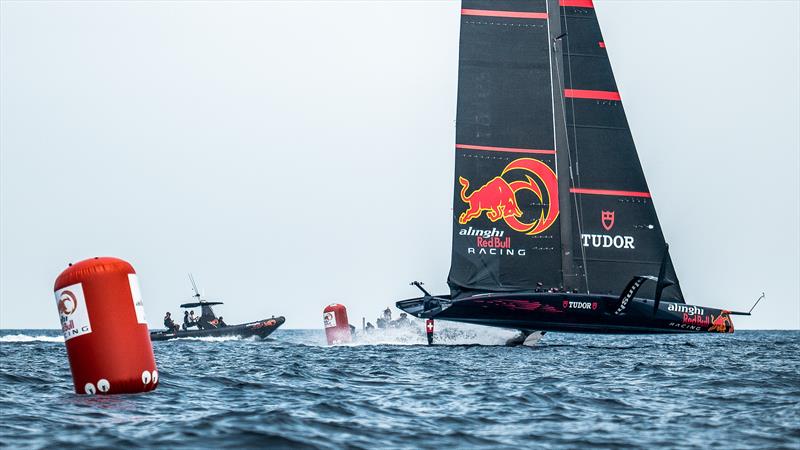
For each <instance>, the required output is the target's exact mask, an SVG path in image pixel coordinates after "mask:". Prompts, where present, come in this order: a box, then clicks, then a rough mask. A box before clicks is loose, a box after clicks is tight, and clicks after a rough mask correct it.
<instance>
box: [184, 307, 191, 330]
mask: <svg viewBox="0 0 800 450" xmlns="http://www.w3.org/2000/svg"><path fill="white" fill-rule="evenodd" d="M192 326H194V324H193V323H192V321H191V319H189V311H184V312H183V329H184V330H188V329H189V327H192Z"/></svg>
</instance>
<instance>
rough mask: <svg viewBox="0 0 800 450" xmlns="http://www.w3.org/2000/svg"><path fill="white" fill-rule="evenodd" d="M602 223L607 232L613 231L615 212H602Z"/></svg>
mask: <svg viewBox="0 0 800 450" xmlns="http://www.w3.org/2000/svg"><path fill="white" fill-rule="evenodd" d="M600 221H601V222H602V223H603V228H605V229H606V231H611V228H613V227H614V211H600Z"/></svg>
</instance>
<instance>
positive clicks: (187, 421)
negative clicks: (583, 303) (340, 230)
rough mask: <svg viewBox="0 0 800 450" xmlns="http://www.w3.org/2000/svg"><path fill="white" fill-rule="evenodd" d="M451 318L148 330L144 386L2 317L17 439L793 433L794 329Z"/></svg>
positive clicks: (587, 441)
mask: <svg viewBox="0 0 800 450" xmlns="http://www.w3.org/2000/svg"><path fill="white" fill-rule="evenodd" d="M504 333H505V332H503V331H494V330H482V329H476V328H472V329H466V331H464V329H461V330H449V331H448V332H446V333H445V334H443V336H444V337H446V342H447V344H449V345H437V346H434V347H427V346H424V345H419V344H421V343H422V339H423V338H422V336H421V334H420V335H416V334H411V335H402V334H397V335H390V336H380V337H373V338H372V339H371V341H370V342H371V343H363V344H361V345H353V346H348V347H336V348H328V347H325V346H324V345H323V334H322V332H321V331H297V330H279V331H277V332H276V333H275V334H274V335H273V338H272V339H270V340H267V341H246V340H245V341H240V340H179V341H173V342H158V343H155V344H154V348H155V353H156V359H157V361H158V368H159V373H160V379H161V381H160V386H159V388H158V389H157V390H156V391H155V392H152V393H149V394H142V395H125V396H115V397H87V396H78V395H75V394H73V393H72V384H71V380H70V373H69V366H68V363H67V358H66V352H65V348H64V344H63V342H62V341H61V339H59V338H58V337H57V332H54V331H31V330H21V331H9V330H4V331H2V332H0V443H2V444H6V445H9V446H11V447H52V448H56V447H58V448H63V447H67V446H70V445H71V444H74V445H78V446H80V447H118V446H142V447H153V446H157V445H160V446H169V447H193V448H196V447H213V448H221V447H247V446H272V447H295V448H341V447H351V448H420V447H428V448H465V447H491V448H518V447H520V446H525V447H564V448H575V447H588V446H591V447H642V448H645V447H647V448H650V447H653V446H661V447H673V448H677V447H682V448H683V447H710V446H715V447H716V446H721V447H722V448H729V447H730V448H745V447H759V448H794V449H796V448H799V447H800V362H799V361H798V356H800V332H796V331H777V332H775V331H742V332H737V333H736V334H734V335H706V336H702V335H700V336H675V335H673V336H643V337H642V336H640V337H630V336H592V335H571V334H548V335H547V336H545V338H544V339H543V341H542V342H541V344H540V345H539V346H538V347H537V348H534V349H531V348H520V347H516V348H508V347H503V346H499V345H496V344H501V343H502V342H504V340H505V339H506V338H507V337H509V336H510V335H511V334H510V333H505V334H504Z"/></svg>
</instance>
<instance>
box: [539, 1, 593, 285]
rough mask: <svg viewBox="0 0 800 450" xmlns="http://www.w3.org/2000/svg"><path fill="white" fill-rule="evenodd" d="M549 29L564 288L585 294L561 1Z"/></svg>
mask: <svg viewBox="0 0 800 450" xmlns="http://www.w3.org/2000/svg"><path fill="white" fill-rule="evenodd" d="M547 13H548V26H549V32H550V40H551V46H550V48H551V51H550V67H551V74H552V75H551V76H552V79H553V82H552V87H553V132H554V135H555V151H556V170H557V172H556V173H557V175H558V201H559V205H560V207H561V212H560V214H561V223H560V226H561V236H563V237H564V238H563V239H561V279H562V287H563V288H564V289H566V290H568V291H571V290H573V289H579V290H584V289H585V287H583V286H581V284H582V283H580V277H579V275H578V274H577V273H576V272H577V271H576V268H575V259H574V258H575V257H574V255H573V252H574V251H573V247H574V242H573V240H572V239H571V238H570V237H569V236H572V232H573V231H572V199H571V198H570V197H571V196H570V192H569V189H570V186H571V178H572V170H571V164H570V160H569V144H568V140H567V123H566V116H565V114H564V71H563V70H562V68H561V66H562V58H563V56H562V51H561V46H562V38H563V31H562V29H561V7H560V6H559V0H547Z"/></svg>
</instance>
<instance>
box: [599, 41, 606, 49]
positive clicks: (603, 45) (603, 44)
mask: <svg viewBox="0 0 800 450" xmlns="http://www.w3.org/2000/svg"><path fill="white" fill-rule="evenodd" d="M597 45H598V46H600V48H606V43H605V42H603V41H600V42H598V43H597Z"/></svg>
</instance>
